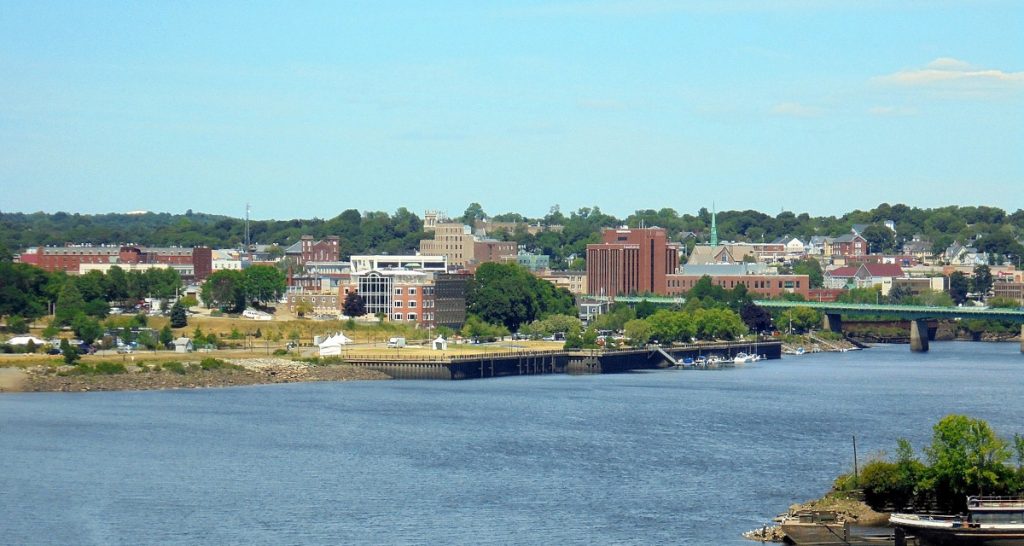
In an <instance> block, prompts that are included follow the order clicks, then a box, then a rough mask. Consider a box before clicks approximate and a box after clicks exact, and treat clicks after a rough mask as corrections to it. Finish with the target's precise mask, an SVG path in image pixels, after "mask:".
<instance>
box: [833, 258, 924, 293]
mask: <svg viewBox="0 0 1024 546" xmlns="http://www.w3.org/2000/svg"><path fill="white" fill-rule="evenodd" d="M906 276H907V275H906V273H904V272H903V268H902V267H900V266H899V265H896V264H860V265H849V266H844V267H839V268H836V269H833V270H830V271H826V272H825V279H824V284H825V288H870V287H872V286H876V285H879V286H881V287H882V295H886V294H888V293H889V290H890V289H891V288H892V283H893V279H900V278H904V277H906Z"/></svg>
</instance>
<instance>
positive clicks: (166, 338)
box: [160, 324, 174, 347]
mask: <svg viewBox="0 0 1024 546" xmlns="http://www.w3.org/2000/svg"><path fill="white" fill-rule="evenodd" d="M172 341H174V332H172V331H171V325H170V324H164V327H163V328H161V329H160V345H162V346H164V347H167V345H168V344H169V343H170V342H172Z"/></svg>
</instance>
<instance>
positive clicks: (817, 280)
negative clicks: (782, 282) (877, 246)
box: [793, 229, 888, 288]
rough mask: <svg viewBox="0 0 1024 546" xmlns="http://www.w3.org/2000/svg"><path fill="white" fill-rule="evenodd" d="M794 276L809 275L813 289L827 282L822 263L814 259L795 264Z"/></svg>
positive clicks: (806, 259)
mask: <svg viewBox="0 0 1024 546" xmlns="http://www.w3.org/2000/svg"><path fill="white" fill-rule="evenodd" d="M886 231H888V229H886ZM793 274H794V275H807V278H808V281H809V282H810V285H811V288H821V287H822V286H823V285H824V282H825V274H824V273H823V272H822V270H821V263H820V262H818V260H815V259H814V258H805V259H803V260H800V261H798V262H796V263H795V264H793Z"/></svg>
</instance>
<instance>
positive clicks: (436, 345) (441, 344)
mask: <svg viewBox="0 0 1024 546" xmlns="http://www.w3.org/2000/svg"><path fill="white" fill-rule="evenodd" d="M431 347H432V348H433V349H434V350H435V351H447V350H448V340H447V339H445V338H444V336H437V339H435V340H434V342H433V343H432V344H431Z"/></svg>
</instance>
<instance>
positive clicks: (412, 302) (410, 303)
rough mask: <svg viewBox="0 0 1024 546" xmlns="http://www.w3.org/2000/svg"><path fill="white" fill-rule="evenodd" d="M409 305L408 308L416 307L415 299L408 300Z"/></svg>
mask: <svg viewBox="0 0 1024 546" xmlns="http://www.w3.org/2000/svg"><path fill="white" fill-rule="evenodd" d="M409 307H410V308H412V307H416V301H415V300H413V301H410V302H409Z"/></svg>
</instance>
